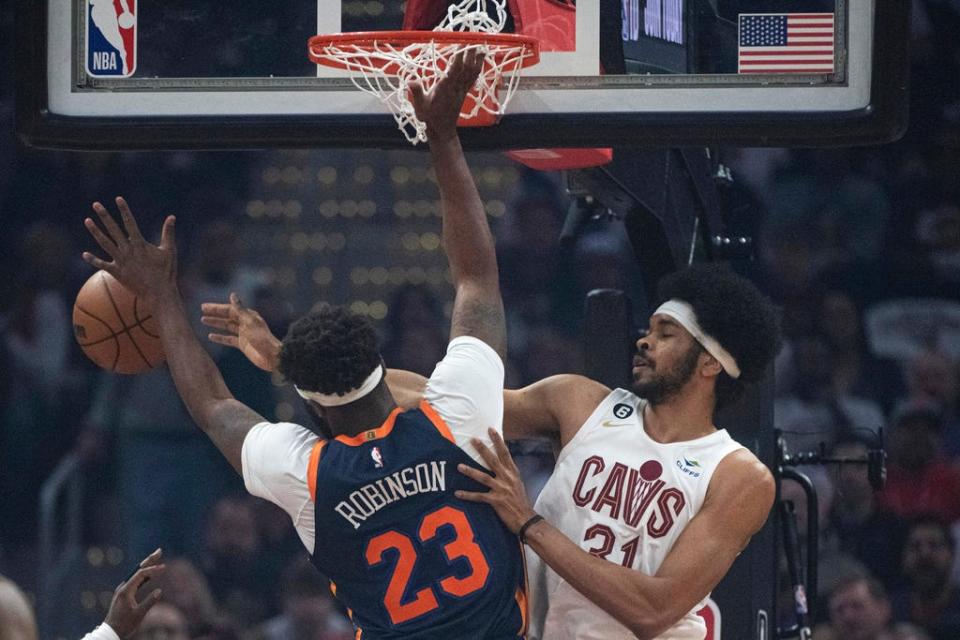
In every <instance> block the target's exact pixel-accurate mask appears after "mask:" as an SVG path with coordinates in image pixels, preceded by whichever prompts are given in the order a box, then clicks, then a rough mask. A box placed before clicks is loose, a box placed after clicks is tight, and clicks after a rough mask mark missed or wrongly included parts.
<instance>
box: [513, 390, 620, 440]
mask: <svg viewBox="0 0 960 640" xmlns="http://www.w3.org/2000/svg"><path fill="white" fill-rule="evenodd" d="M609 393H610V389H608V388H607V387H606V386H604V385H602V384H600V383H599V382H596V381H595V380H591V379H590V378H585V377H583V376H578V375H573V374H561V375H556V376H550V377H549V378H544V379H543V380H538V381H537V382H534V383H533V384H531V385H529V386H527V387H524V388H522V389H517V390H506V391H504V394H503V434H504V438H506V439H507V440H517V439H522V438H543V437H548V438H558V439H559V440H560V445H561V446H565V445H566V444H567V443H568V442H570V440H571V439H572V438H573V437H574V436H575V435H576V434H577V431H579V429H580V427H581V426H583V423H584V422H586V420H587V418H589V417H590V414H591V413H593V411H594V409H596V408H597V405H598V404H600V403H601V402H602V401H603V399H604V398H605V397H606V396H607V394H609Z"/></svg>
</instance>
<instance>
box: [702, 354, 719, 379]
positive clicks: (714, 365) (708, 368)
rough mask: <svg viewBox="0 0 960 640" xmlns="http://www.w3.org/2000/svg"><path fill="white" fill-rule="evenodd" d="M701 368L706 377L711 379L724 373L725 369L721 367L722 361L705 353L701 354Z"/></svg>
mask: <svg viewBox="0 0 960 640" xmlns="http://www.w3.org/2000/svg"><path fill="white" fill-rule="evenodd" d="M700 363H701V365H702V366H701V368H700V371H701V372H702V373H703V375H704V376H707V377H709V378H712V377H715V376H718V375H720V372H722V371H723V367H722V366H721V365H720V361H719V360H717V359H716V358H714V357H713V356H712V355H710V354H709V353H707V352H706V351H704V352H703V353H702V354H701V360H700Z"/></svg>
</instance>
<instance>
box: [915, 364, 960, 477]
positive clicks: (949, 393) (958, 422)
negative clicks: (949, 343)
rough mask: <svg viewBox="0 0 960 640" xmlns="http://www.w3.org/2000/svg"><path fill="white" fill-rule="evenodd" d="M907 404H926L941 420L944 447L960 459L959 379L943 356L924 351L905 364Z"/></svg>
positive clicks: (948, 452) (952, 365) (952, 366)
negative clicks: (937, 413)
mask: <svg viewBox="0 0 960 640" xmlns="http://www.w3.org/2000/svg"><path fill="white" fill-rule="evenodd" d="M906 378H907V400H906V403H908V404H909V403H913V404H928V405H930V406H932V407H934V408H935V409H936V410H937V411H938V412H939V413H940V416H941V418H942V420H943V426H944V432H943V444H944V446H945V447H946V452H947V454H948V455H949V456H950V457H953V458H956V457H958V456H960V375H958V372H957V365H956V363H954V362H952V361H951V360H950V359H949V358H947V357H946V356H945V355H943V354H942V353H939V352H937V351H925V352H923V353H920V354H918V355H917V356H915V357H914V358H913V359H912V360H910V362H909V363H908V364H907V375H906Z"/></svg>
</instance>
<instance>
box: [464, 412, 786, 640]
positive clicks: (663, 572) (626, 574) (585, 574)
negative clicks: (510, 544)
mask: <svg viewBox="0 0 960 640" xmlns="http://www.w3.org/2000/svg"><path fill="white" fill-rule="evenodd" d="M490 437H491V440H492V441H493V444H494V450H490V449H488V448H487V447H485V446H484V445H483V444H482V443H481V442H479V441H477V440H475V441H474V443H473V445H474V447H476V448H477V450H478V451H479V452H480V454H481V456H482V457H483V459H484V461H485V462H486V464H487V467H488V468H489V469H490V470H491V471H492V472H493V475H492V476H491V475H488V474H486V473H483V472H481V471H478V470H476V469H473V468H471V467H468V466H465V465H460V466H459V467H458V470H459V471H460V472H461V473H463V474H464V475H466V476H468V477H470V478H473V479H474V480H476V481H477V482H479V483H480V484H483V485H484V486H486V487H487V488H488V489H489V491H488V492H487V493H478V492H465V491H458V492H457V497H458V498H462V499H464V500H469V501H472V502H485V503H487V504H489V505H491V506H492V507H493V508H494V509H495V510H496V512H497V515H499V516H500V519H501V520H503V522H504V524H505V525H506V526H507V527H508V528H509V529H510V530H511V531H513V532H515V533H518V532H519V531H520V529H521V527H523V526H524V524H526V523H527V522H530V521H531V518H535V517H536V515H537V514H536V512H534V511H533V509H532V508H531V507H530V503H529V501H528V499H527V496H526V491H525V490H524V488H523V482H522V480H521V479H520V473H519V471H518V470H517V467H516V465H515V464H514V462H513V459H512V458H511V457H510V452H509V451H508V450H507V447H506V445H505V444H504V442H503V440H502V439H501V438H500V437H499V436H498V435H497V434H496V433H495V432H493V431H491V433H490ZM775 493H776V488H775V486H774V481H773V476H772V474H771V473H770V471H769V470H768V469H767V468H766V467H765V466H763V464H761V463H760V461H759V460H757V459H756V458H755V457H754V456H753V454H751V453H750V452H748V451H746V450H741V451H737V452H735V453H732V454H730V455H728V456H727V457H726V458H724V459H723V460H722V461H721V462H720V465H719V466H718V467H717V470H716V471H715V472H714V475H713V478H712V479H711V483H710V488H709V490H708V492H707V497H706V500H705V501H704V504H703V507H702V508H701V510H700V512H699V513H698V514H697V515H696V516H695V517H694V518H693V519H692V520H690V523H689V524H688V525H687V527H686V528H685V529H684V530H683V533H682V534H681V535H680V537H679V538H678V539H677V542H676V544H675V545H674V547H673V549H672V550H671V551H670V553H669V554H668V555H667V557H666V559H665V560H664V562H663V564H662V565H661V566H660V570H659V571H658V572H657V574H656V575H655V576H649V575H646V574H644V573H641V572H640V571H638V570H636V569H633V568H629V567H623V566H621V565H620V564H618V563H617V562H611V561H608V560H605V559H602V558H599V557H597V556H595V555H592V554H591V553H589V552H587V551H585V550H584V549H582V548H581V547H580V545H579V544H578V543H577V542H579V541H577V542H574V541H571V540H570V539H569V538H567V537H566V536H564V535H563V533H561V532H560V530H559V529H557V528H556V527H554V526H552V525H551V524H550V523H548V522H546V521H544V520H539V521H535V522H534V524H532V525H530V526H529V527H528V528H527V530H526V532H525V536H524V541H525V542H526V544H527V545H529V546H530V548H531V549H533V550H534V552H536V554H537V555H539V556H540V558H541V559H543V561H544V562H546V563H547V564H548V565H550V567H551V568H552V569H553V570H554V571H556V572H557V574H559V575H560V577H561V578H563V579H564V580H566V581H567V582H569V583H570V585H571V586H573V588H575V589H576V590H577V591H579V592H580V593H582V594H583V595H584V596H586V597H587V598H588V599H589V600H591V601H592V602H594V603H595V604H596V605H597V606H599V607H600V608H601V609H603V610H604V611H606V612H607V613H609V614H610V615H611V616H613V617H614V618H616V619H617V620H618V621H619V622H620V623H621V624H623V625H624V626H626V627H627V628H628V629H630V631H631V632H632V633H633V634H635V635H636V636H637V638H639V639H640V640H645V639H649V638H655V637H657V636H658V635H660V634H661V633H663V632H664V631H665V630H667V629H669V628H670V627H671V626H672V625H674V624H676V623H677V621H678V620H680V618H682V617H683V616H684V615H686V614H687V613H688V612H689V611H690V610H691V609H693V607H695V606H696V605H697V603H698V602H700V601H701V600H703V599H704V598H705V597H706V596H707V594H709V593H710V592H711V591H712V590H713V589H714V587H716V586H717V584H718V583H719V582H720V580H721V579H722V578H723V576H724V575H726V573H727V571H728V570H729V569H730V565H732V564H733V561H734V560H735V559H736V557H737V555H738V554H739V553H740V552H741V551H742V550H743V549H744V547H746V546H747V543H748V542H749V541H750V538H751V537H752V536H753V534H754V533H756V532H757V531H759V530H760V528H761V527H762V526H763V523H764V522H766V519H767V515H768V514H769V512H770V507H771V506H772V505H773V499H774V495H775Z"/></svg>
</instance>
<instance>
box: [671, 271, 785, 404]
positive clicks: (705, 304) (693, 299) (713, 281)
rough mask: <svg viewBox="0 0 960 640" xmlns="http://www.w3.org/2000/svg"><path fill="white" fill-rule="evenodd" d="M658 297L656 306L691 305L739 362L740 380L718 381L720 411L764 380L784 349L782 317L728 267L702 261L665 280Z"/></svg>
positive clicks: (722, 376) (705, 327)
mask: <svg viewBox="0 0 960 640" xmlns="http://www.w3.org/2000/svg"><path fill="white" fill-rule="evenodd" d="M657 293H658V297H659V302H658V304H659V303H662V302H665V301H667V300H670V299H673V298H676V299H678V300H682V301H684V302H686V303H687V304H689V305H690V306H691V307H693V311H694V313H696V314H697V322H698V323H699V324H700V327H701V328H702V329H703V330H704V331H705V332H706V333H707V334H709V335H711V336H712V337H713V338H715V339H716V340H717V342H719V343H720V344H721V346H723V348H724V349H726V350H727V351H729V352H730V354H731V355H732V356H733V357H734V358H735V359H736V361H737V366H739V367H740V377H739V378H732V377H730V376H729V375H727V373H726V372H721V374H720V376H719V377H718V379H717V388H716V394H717V405H716V408H717V409H722V408H723V407H726V406H728V405H730V404H732V403H734V402H736V400H737V399H739V398H740V397H741V396H742V395H743V394H744V392H745V391H746V389H747V388H748V387H749V386H750V385H752V384H755V383H757V382H759V381H760V380H761V379H762V378H763V374H764V372H765V371H766V369H767V366H768V365H769V364H770V361H771V360H773V358H774V356H776V355H777V352H778V351H779V350H780V340H781V338H780V318H779V313H778V311H777V309H776V308H775V307H774V306H773V304H772V303H771V302H770V300H768V299H767V298H766V296H764V295H763V294H762V293H760V290H759V289H757V287H756V286H754V284H753V283H752V282H750V281H749V280H747V279H746V278H743V277H742V276H739V275H737V274H735V273H734V272H733V271H732V270H731V269H730V268H729V267H728V266H726V265H724V264H719V263H701V264H695V265H692V266H690V267H687V268H685V269H682V270H680V271H676V272H674V273H671V274H669V275H667V276H665V277H664V278H663V279H662V280H661V281H660V283H659V286H658V288H657Z"/></svg>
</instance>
